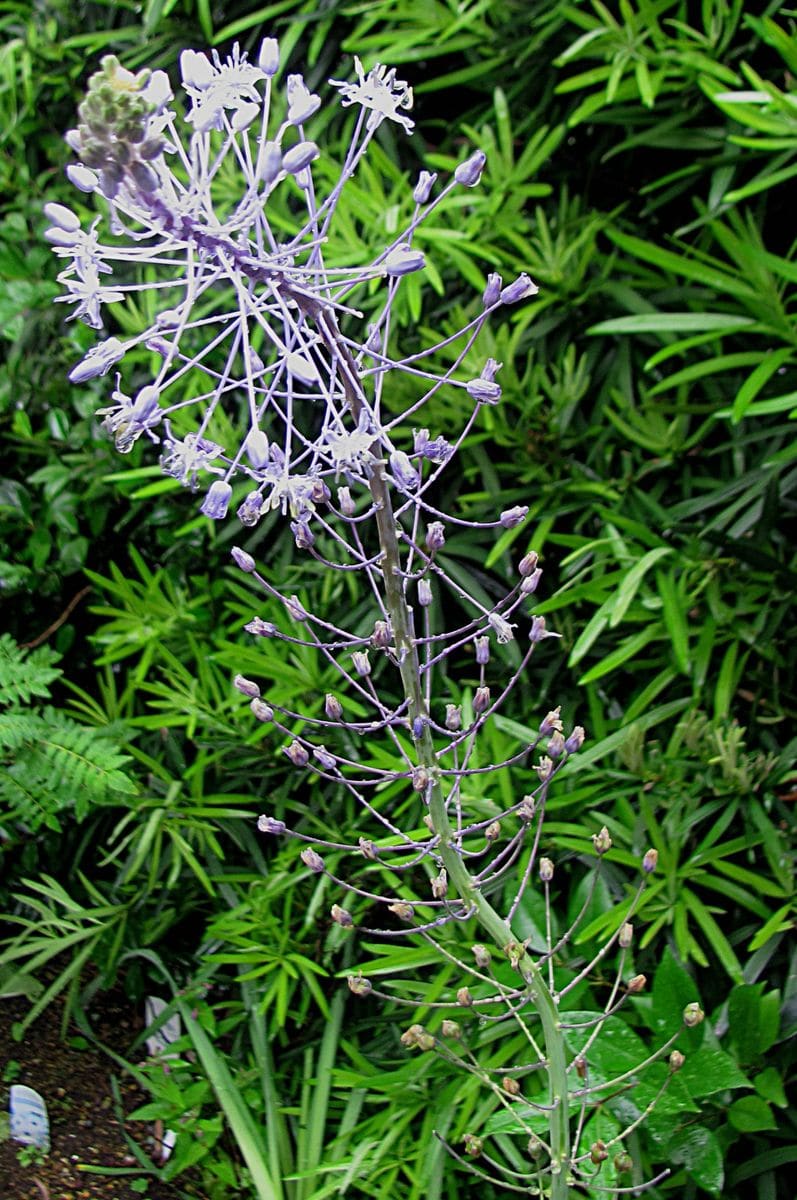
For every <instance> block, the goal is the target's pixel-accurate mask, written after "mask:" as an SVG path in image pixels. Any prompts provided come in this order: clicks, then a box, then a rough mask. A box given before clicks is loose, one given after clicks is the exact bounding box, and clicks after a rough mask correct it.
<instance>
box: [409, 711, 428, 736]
mask: <svg viewBox="0 0 797 1200" xmlns="http://www.w3.org/2000/svg"><path fill="white" fill-rule="evenodd" d="M427 724H428V721H427V720H426V717H415V718H414V720H413V722H412V736H413V737H414V738H415V741H416V742H418V741H420V739H421V738H422V737H423V731H424V730H425V729H426V726H427Z"/></svg>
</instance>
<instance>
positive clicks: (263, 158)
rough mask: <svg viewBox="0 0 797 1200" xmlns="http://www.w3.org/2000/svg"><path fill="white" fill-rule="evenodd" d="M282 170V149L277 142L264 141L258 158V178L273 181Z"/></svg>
mask: <svg viewBox="0 0 797 1200" xmlns="http://www.w3.org/2000/svg"><path fill="white" fill-rule="evenodd" d="M281 170H282V149H281V147H280V146H278V145H277V143H276V142H264V143H263V148H262V150H261V151H260V154H259V155H258V158H257V171H258V176H257V177H258V179H259V180H260V181H261V182H263V183H266V184H268V183H273V182H274V180H275V179H276V178H277V176H278V175H279V173H280V171H281Z"/></svg>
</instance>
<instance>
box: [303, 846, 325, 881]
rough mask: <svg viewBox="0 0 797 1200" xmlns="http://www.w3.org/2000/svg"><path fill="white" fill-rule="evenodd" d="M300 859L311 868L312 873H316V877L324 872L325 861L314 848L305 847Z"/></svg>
mask: <svg viewBox="0 0 797 1200" xmlns="http://www.w3.org/2000/svg"><path fill="white" fill-rule="evenodd" d="M299 857H300V858H301V860H302V862H303V863H304V865H305V866H306V867H309V868H310V870H311V871H314V872H315V874H316V875H318V874H320V872H321V871H323V869H324V860H323V858H322V857H321V855H320V854H319V853H318V852H317V851H316V850H313V848H312V846H305V848H304V850H302V853H301V855H300V856H299Z"/></svg>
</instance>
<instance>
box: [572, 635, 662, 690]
mask: <svg viewBox="0 0 797 1200" xmlns="http://www.w3.org/2000/svg"><path fill="white" fill-rule="evenodd" d="M661 632H662V629H661V625H660V623H659V622H658V621H656V622H655V623H654V624H652V625H649V626H647V627H646V628H645V629H640V631H639V633H636V634H634V636H633V637H630V638H627V639H626V641H624V642H623V643H622V644H621V645H619V646H618V647H617V649H616V650H613V651H612V652H611V654H607V655H606V657H605V658H602V659H601V661H600V662H598V663H596V664H595V666H594V667H590V669H589V670H588V671H586V672H585V673H584V674H583V675H582V676H581V678H580V679H579V681H578V682H579V685H583V684H586V683H592V682H593V681H594V680H596V679H602V678H603V676H604V675H608V674H609V672H610V671H615V670H616V669H617V667H621V666H622V665H623V663H624V662H628V660H629V658H633V657H634V655H636V654H639V652H640V651H641V650H644V648H645V646H647V645H649V644H650V642H652V641H655V640H656V639H658V638H660V637H661Z"/></svg>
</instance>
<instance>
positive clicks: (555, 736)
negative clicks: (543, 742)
mask: <svg viewBox="0 0 797 1200" xmlns="http://www.w3.org/2000/svg"><path fill="white" fill-rule="evenodd" d="M564 748H565V739H564V738H563V736H562V734H561V733H560V732H559V730H558V729H555V730H554V732H553V733H552V734H551V737H550V739H549V741H548V755H549V757H550V758H553V759H557V758H561V757H562V754H563V753H564Z"/></svg>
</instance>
